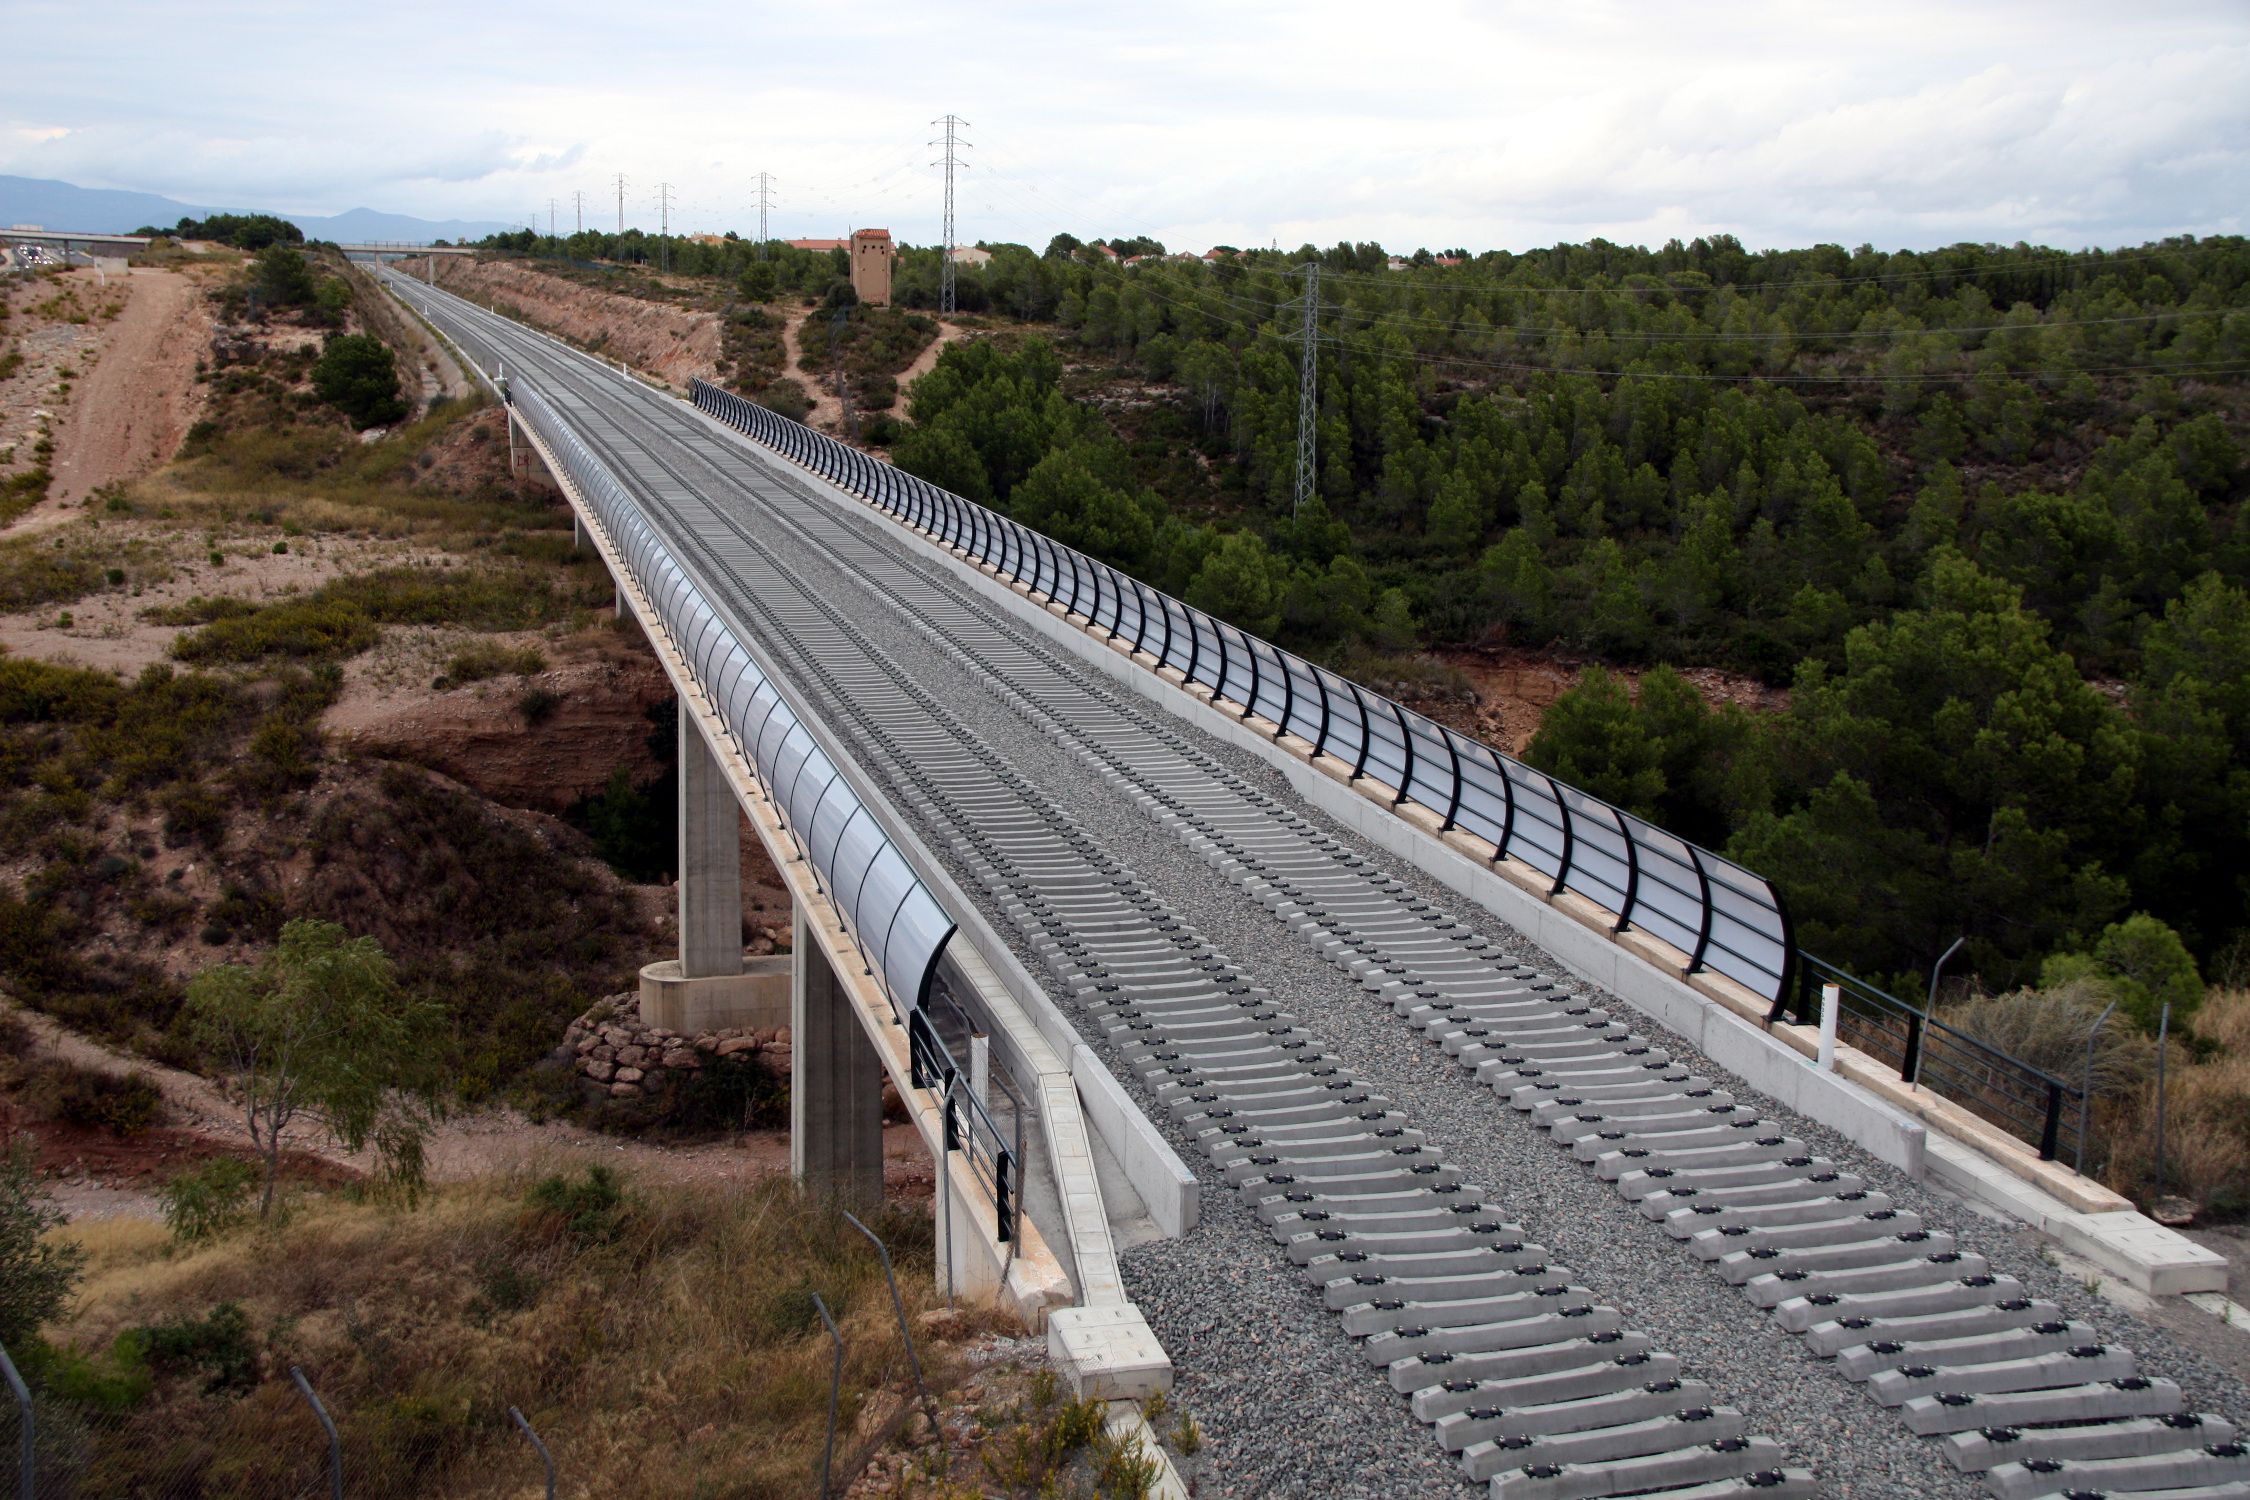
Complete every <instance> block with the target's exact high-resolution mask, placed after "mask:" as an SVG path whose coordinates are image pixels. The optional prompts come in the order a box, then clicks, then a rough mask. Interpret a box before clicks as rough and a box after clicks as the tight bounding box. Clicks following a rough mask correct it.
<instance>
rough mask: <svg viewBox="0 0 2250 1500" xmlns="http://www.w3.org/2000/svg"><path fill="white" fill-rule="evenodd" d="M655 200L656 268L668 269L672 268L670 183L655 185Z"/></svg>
mask: <svg viewBox="0 0 2250 1500" xmlns="http://www.w3.org/2000/svg"><path fill="white" fill-rule="evenodd" d="M656 201H657V205H658V218H657V236H658V239H657V247H656V255H657V266H656V268H657V269H658V270H659V271H669V270H671V269H672V184H670V183H669V182H660V183H658V184H657V185H656Z"/></svg>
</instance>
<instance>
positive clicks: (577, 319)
mask: <svg viewBox="0 0 2250 1500" xmlns="http://www.w3.org/2000/svg"><path fill="white" fill-rule="evenodd" d="M438 285H439V286H442V287H445V288H447V289H448V290H450V291H454V292H458V293H460V294H462V295H463V296H466V297H470V298H473V299H474V300H476V301H478V302H482V303H487V304H489V303H492V302H498V303H499V304H500V305H501V311H503V312H506V311H508V309H509V307H510V306H511V305H512V306H513V307H515V308H518V309H520V310H521V311H522V312H524V313H525V314H527V315H528V316H529V317H530V320H531V321H532V322H533V323H535V324H537V325H538V326H539V327H541V328H544V329H547V330H548V331H549V332H552V333H559V334H561V335H562V336H563V337H564V338H566V339H569V340H570V341H571V342H572V343H574V344H577V345H578V346H579V347H580V348H583V349H590V350H593V351H594V352H595V353H597V354H602V355H605V356H607V357H608V358H610V359H613V360H614V359H622V360H624V361H625V362H626V363H627V364H629V365H632V366H633V367H634V368H636V369H639V370H644V371H647V372H648V373H650V374H652V375H656V376H659V377H661V378H662V379H664V380H665V381H668V382H669V383H671V384H672V385H674V386H678V387H680V388H681V389H683V390H684V389H685V388H686V387H687V383H688V381H689V380H690V379H692V378H693V377H695V376H698V375H700V376H702V377H703V378H704V379H706V380H712V379H716V378H717V377H718V370H719V347H720V329H719V318H718V315H717V314H716V313H708V312H689V311H686V310H684V309H681V308H673V307H663V306H660V305H658V304H657V303H654V302H644V301H641V300H640V299H638V298H635V297H620V296H618V295H617V294H616V293H614V292H603V291H597V290H595V289H594V288H592V287H584V286H578V285H576V284H575V283H572V282H568V281H564V280H563V279H561V278H560V277H556V276H543V275H541V274H540V273H539V272H537V271H534V270H531V269H529V268H528V267H524V266H520V265H514V264H511V263H509V262H506V261H493V262H469V261H465V260H448V261H446V262H445V263H444V264H442V265H440V266H439V267H438Z"/></svg>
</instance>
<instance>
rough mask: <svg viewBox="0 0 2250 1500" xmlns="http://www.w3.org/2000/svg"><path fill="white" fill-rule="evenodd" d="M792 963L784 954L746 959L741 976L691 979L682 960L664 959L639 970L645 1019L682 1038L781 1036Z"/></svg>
mask: <svg viewBox="0 0 2250 1500" xmlns="http://www.w3.org/2000/svg"><path fill="white" fill-rule="evenodd" d="M789 963H790V961H789V955H788V954H786V953H784V954H780V955H777V956H772V957H764V958H746V959H743V960H742V970H743V971H742V972H741V973H740V974H709V975H705V976H703V977H701V978H697V979H689V978H687V977H685V976H684V975H682V974H681V972H680V961H679V960H678V959H676V958H667V959H661V960H659V961H658V962H656V963H653V964H649V965H647V966H645V967H644V968H643V969H642V970H641V1016H642V1018H643V1019H644V1020H646V1021H647V1022H648V1023H649V1024H650V1025H652V1026H661V1027H663V1028H664V1029H665V1030H667V1031H676V1032H678V1033H679V1034H680V1035H681V1036H697V1035H701V1034H703V1033H706V1032H713V1031H744V1030H755V1031H778V1030H779V1029H781V1028H782V1027H784V1026H787V1025H788V1024H789Z"/></svg>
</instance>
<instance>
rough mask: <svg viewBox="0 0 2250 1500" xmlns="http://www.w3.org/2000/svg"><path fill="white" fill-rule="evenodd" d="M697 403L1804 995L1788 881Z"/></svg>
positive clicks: (1603, 898)
mask: <svg viewBox="0 0 2250 1500" xmlns="http://www.w3.org/2000/svg"><path fill="white" fill-rule="evenodd" d="M693 394H694V400H695V404H696V405H697V406H698V407H700V408H701V409H702V410H703V411H705V412H706V413H708V414H710V415H711V416H713V417H716V418H717V419H718V420H720V421H722V422H724V423H726V424H727V425H728V426H730V427H733V428H734V429H736V430H737V431H739V432H742V433H743V434H745V435H746V436H748V437H750V438H752V439H754V440H755V441H757V442H760V443H763V444H764V445H766V446H767V447H769V448H772V449H774V450H775V451H777V452H779V453H781V454H782V455H784V456H785V457H787V458H790V459H792V460H794V461H795V462H797V463H799V464H802V465H803V466H805V467H806V468H808V469H810V470H812V471H813V472H814V473H816V474H819V475H820V476H822V477H823V478H825V479H828V480H829V481H831V482H832V483H834V484H836V485H838V486H840V487H842V488H844V489H846V490H849V491H851V492H852V493H853V494H855V495H858V496H860V497H862V498H863V499H866V500H868V501H869V502H871V503H872V504H874V505H875V506H877V507H878V508H880V509H882V510H884V511H886V512H888V513H889V514H891V515H893V516H896V517H898V518H899V519H900V520H903V521H906V522H908V523H910V524H912V525H914V526H918V527H920V528H922V529H923V530H925V531H928V532H930V533H931V534H932V535H934V536H936V537H937V538H938V539H939V540H941V541H943V542H945V543H946V544H948V545H950V546H952V547H955V548H958V549H959V550H960V551H962V552H963V553H964V554H966V555H967V556H968V557H969V558H971V559H972V560H974V561H976V562H979V563H985V564H989V565H990V566H991V567H992V568H993V569H994V570H995V571H997V572H998V573H999V575H1000V576H1001V577H1002V578H1004V579H1008V580H1010V581H1013V582H1017V583H1021V584H1023V585H1025V586H1026V587H1027V588H1029V589H1030V590H1031V591H1032V592H1034V593H1036V594H1041V595H1044V596H1045V597H1046V598H1048V599H1049V600H1051V601H1052V602H1054V603H1056V604H1059V605H1061V606H1062V607H1063V608H1064V610H1065V611H1067V612H1068V613H1070V614H1073V615H1078V616H1080V617H1082V618H1083V619H1084V620H1085V621H1086V622H1087V623H1088V625H1089V626H1092V627H1095V628H1098V629H1100V630H1103V631H1106V632H1107V633H1109V634H1110V635H1113V636H1115V637H1116V638H1117V639H1119V640H1122V641H1124V642H1125V643H1126V644H1127V645H1129V646H1131V647H1132V648H1133V649H1134V650H1135V651H1139V652H1145V653H1147V654H1148V655H1150V656H1153V657H1154V658H1155V659H1156V661H1157V663H1158V665H1159V666H1164V667H1171V668H1173V669H1175V670H1177V671H1178V672H1179V673H1180V674H1181V677H1182V679H1183V681H1184V682H1185V683H1186V684H1190V685H1193V684H1201V685H1202V686H1205V687H1208V688H1210V689H1211V691H1212V693H1213V694H1214V696H1215V698H1223V699H1225V700H1227V701H1228V702H1230V703H1233V704H1234V705H1235V706H1236V707H1237V708H1238V709H1239V710H1240V712H1241V714H1242V716H1243V717H1245V718H1247V717H1249V716H1250V715H1251V714H1253V713H1254V714H1257V715H1259V716H1261V717H1263V718H1265V719H1267V720H1270V721H1271V722H1272V723H1274V724H1275V725H1277V726H1279V728H1278V730H1277V734H1294V735H1297V736H1299V737H1300V738H1302V739H1304V740H1305V741H1306V742H1307V743H1309V744H1310V745H1311V746H1312V747H1313V753H1314V754H1315V755H1316V756H1317V755H1321V754H1327V755H1330V756H1333V757H1335V758H1336V759H1338V760H1340V761H1345V762H1348V763H1349V764H1350V765H1351V767H1352V777H1353V779H1354V780H1358V779H1359V778H1361V777H1367V778H1369V779H1371V780H1373V781H1375V782H1377V783H1379V784H1381V785H1383V786H1387V787H1389V788H1391V789H1392V791H1393V792H1394V793H1395V794H1396V795H1395V796H1394V797H1393V798H1392V805H1393V806H1397V805H1399V804H1402V803H1406V802H1414V803H1418V804H1420V805H1421V806H1423V807H1425V808H1428V809H1429V810H1430V811H1431V812H1433V813H1436V814H1437V815H1438V816H1439V817H1440V818H1441V819H1442V820H1443V821H1442V831H1447V832H1451V831H1454V830H1459V831H1462V832H1465V833H1468V834H1470V835H1472V836H1474V837H1475V838H1477V839H1479V840H1480V841H1482V842H1484V843H1486V844H1489V845H1490V846H1491V848H1492V855H1491V858H1492V861H1493V862H1494V863H1495V864H1497V863H1498V862H1500V861H1501V860H1504V859H1515V860H1518V861H1520V862H1522V863H1523V864H1525V865H1528V866H1530V867H1531V868H1532V869H1534V870H1536V871H1538V872H1539V873H1540V874H1541V875H1544V876H1545V877H1547V879H1548V881H1549V882H1550V884H1549V887H1548V894H1549V895H1550V896H1557V895H1562V894H1564V893H1566V892H1567V893H1569V894H1572V895H1577V896H1580V897H1583V898H1584V899H1586V900H1588V901H1591V902H1593V903H1594V904H1595V905H1597V906H1599V907H1601V908H1602V909H1603V910H1605V911H1607V912H1609V913H1611V914H1612V916H1613V917H1614V921H1613V923H1612V925H1611V931H1612V932H1613V933H1614V932H1623V931H1625V930H1627V929H1628V928H1638V929H1639V930H1641V931H1643V932H1646V933H1648V934H1649V935H1651V936H1653V937H1657V938H1660V939H1662V940H1663V941H1664V942H1666V943H1668V944H1670V945H1671V946H1672V947H1674V948H1676V949H1678V950H1679V951H1680V952H1681V953H1682V954H1684V955H1686V957H1687V967H1688V970H1689V972H1691V973H1693V972H1698V971H1706V970H1707V971H1710V972H1712V973H1716V974H1721V975H1724V976H1725V977H1726V978H1728V979H1731V980H1733V981H1734V982H1735V983H1737V984H1739V985H1741V986H1743V987H1744V988H1745V989H1748V990H1750V991H1752V992H1753V993H1755V994H1757V995H1758V996H1760V997H1761V998H1763V999H1765V1000H1767V1001H1769V1002H1773V1003H1775V1004H1776V1005H1779V1004H1780V1003H1781V1002H1782V1001H1783V1000H1784V999H1785V998H1787V997H1789V996H1791V995H1792V994H1793V993H1794V991H1795V979H1796V968H1797V945H1796V941H1795V936H1794V933H1793V931H1792V929H1791V926H1790V921H1789V911H1788V908H1787V907H1786V906H1785V905H1784V904H1783V902H1782V899H1781V893H1780V892H1779V891H1777V890H1775V889H1774V887H1773V884H1772V883H1771V882H1770V881H1768V880H1766V879H1765V878H1764V877H1762V876H1759V875H1756V874H1753V873H1752V872H1751V871H1749V870H1746V869H1744V868H1743V867H1742V866H1741V865H1738V864H1736V863H1734V862H1733V861H1732V860H1729V859H1726V858H1723V857H1722V856H1720V855H1716V854H1713V853H1711V852H1710V851H1709V850H1707V849H1701V848H1698V847H1697V846H1695V845H1694V844H1691V843H1689V842H1688V841H1687V840H1685V839H1683V838H1679V837H1677V836H1676V835H1674V834H1670V833H1667V832H1665V831H1664V830H1663V829H1661V828H1658V827H1657V826H1656V825H1654V824H1652V823H1649V822H1647V821H1645V820H1643V819H1641V818H1636V817H1634V816H1633V815H1632V814H1631V813H1628V812H1625V811H1624V810H1623V809H1621V808H1617V807H1613V806H1611V805H1610V804H1609V803H1607V802H1604V801H1602V800H1601V799H1600V798H1598V797H1594V796H1590V795H1588V794H1587V793H1585V792H1582V791H1579V790H1578V789H1577V788H1576V787H1572V786H1568V785H1566V784H1564V783H1563V782H1560V781H1557V780H1555V779H1554V778H1553V777H1552V776H1549V775H1547V774H1546V773H1545V772H1543V771H1537V770H1534V769H1533V768H1532V767H1530V766H1527V765H1525V764H1524V763H1523V762H1522V761H1520V760H1517V759H1516V758H1515V757H1513V756H1510V755H1504V754H1502V753H1501V752H1500V751H1498V750H1495V749H1493V748H1492V747H1491V746H1490V745H1487V744H1485V743H1484V742H1483V741H1481V740H1475V739H1471V738H1469V737H1468V736H1466V735H1463V734H1457V733H1455V732H1454V731H1453V730H1451V729H1448V728H1446V727H1445V726H1444V725H1442V724H1439V723H1437V722H1436V721H1434V720H1432V719H1429V718H1427V717H1425V716H1423V715H1421V714H1418V713H1416V712H1414V711H1413V710H1412V709H1410V708H1407V707H1405V706H1404V705H1403V704H1400V703H1397V702H1395V701H1394V700H1392V699H1390V698H1386V697H1384V696H1383V695H1382V694H1380V693H1372V692H1369V691H1367V690H1366V689H1365V688H1363V687H1361V686H1359V684H1357V683H1355V682H1352V681H1350V680H1349V679H1347V678H1344V677H1341V676H1338V675H1337V674H1336V673H1334V672H1331V671H1329V670H1328V669H1327V668H1325V667H1320V666H1316V665H1314V664H1313V663H1311V662H1309V661H1307V660H1305V659H1304V658H1303V657H1301V656H1298V655H1296V654H1295V653H1293V652H1288V651H1284V650H1282V649H1281V648H1280V647H1278V646H1275V645H1272V644H1271V643H1269V642H1267V641H1263V640H1260V639H1259V638H1258V637H1256V636H1253V635H1250V634H1249V633H1247V632H1246V631H1242V630H1238V629H1236V628H1235V627H1234V626H1232V625H1229V624H1226V623H1225V622H1224V621H1221V620H1219V619H1217V618H1215V617H1213V616H1211V615H1208V614H1206V613H1204V612H1203V611H1202V610H1199V609H1195V608H1192V607H1190V606H1189V605H1187V604H1185V603H1183V602H1182V601H1180V600H1178V599H1174V598H1173V597H1171V596H1170V595H1169V594H1165V593H1161V592H1159V591H1158V590H1156V589H1152V588H1150V587H1149V586H1148V585H1147V584H1144V583H1142V582H1140V581H1139V580H1138V579H1135V578H1130V577H1128V576H1126V575H1125V574H1123V573H1121V572H1119V571H1118V570H1117V569H1115V568H1113V567H1111V566H1109V565H1108V564H1107V563H1103V562H1097V561H1096V560H1094V559H1093V558H1090V557H1088V556H1086V555H1085V554H1084V553H1082V552H1080V551H1078V550H1077V549H1075V548H1072V547H1066V546H1064V545H1062V544H1061V543H1059V542H1057V541H1055V540H1053V539H1052V538H1050V537H1047V536H1045V535H1043V534H1041V533H1039V532H1036V531H1033V530H1032V529H1031V528H1029V527H1027V526H1022V525H1019V524H1018V523H1016V522H1014V521H1011V520H1009V519H1008V518H1007V517H1006V516H1003V515H1001V514H999V513H998V512H996V511H994V510H991V509H990V508H988V507H986V506H982V505H978V504H976V503H975V502H974V501H969V500H964V499H962V498H961V497H960V496H958V495H955V494H953V493H951V492H950V491H947V490H942V489H939V488H938V487H937V486H936V485H933V484H930V483H928V482H927V481H925V480H922V479H918V478H916V477H915V476H914V475H912V474H908V473H906V472H905V471H904V470H902V469H898V468H895V467H893V466H892V465H890V464H887V463H884V462H882V461H880V460H878V459H875V458H871V457H869V456H868V455H867V454H865V453H862V452H860V451H859V450H858V449H856V448H853V447H850V446H848V445H846V444H844V443H840V442H838V441H836V440H835V439H834V438H832V437H829V436H828V435H827V434H825V433H821V432H815V431H814V430H813V429H811V428H810V427H807V426H805V425H804V424H803V423H801V422H793V421H791V420H789V419H788V418H787V417H783V416H779V415H777V414H776V413H774V412H770V411H768V410H766V409H765V408H764V407H762V406H758V405H756V404H755V403H752V402H749V401H745V400H743V399H742V398H741V397H739V396H736V395H734V394H733V393H731V392H728V391H722V390H720V389H719V388H718V387H716V386H714V385H711V384H709V383H708V382H706V381H703V380H700V379H699V380H697V381H696V382H695V383H694V391H693Z"/></svg>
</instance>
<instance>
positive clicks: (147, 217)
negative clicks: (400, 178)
mask: <svg viewBox="0 0 2250 1500" xmlns="http://www.w3.org/2000/svg"><path fill="white" fill-rule="evenodd" d="M252 212H272V210H253V209H248V208H239V207H237V208H226V209H220V208H207V207H206V208H199V207H197V206H196V205H194V204H192V203H180V202H177V201H176V200H174V199H171V198H164V197H159V196H158V195H157V194H155V193H125V192H117V191H115V190H113V189H110V188H82V187H78V186H75V185H73V184H71V183H68V182H52V181H49V180H47V179H45V178H39V177H8V176H0V229H5V228H7V227H8V226H10V225H12V224H37V225H39V226H40V227H41V228H44V229H76V230H80V231H82V232H84V233H86V234H130V233H132V232H133V231H134V230H136V229H138V228H140V227H141V226H142V225H144V224H147V225H154V226H156V227H157V228H159V229H162V228H165V227H167V226H169V225H173V224H177V223H179V222H180V220H182V219H202V218H208V217H209V216H210V215H212V214H215V213H252ZM281 217H282V218H284V219H287V220H288V221H289V222H290V223H292V224H294V225H296V226H297V227H298V228H299V229H302V230H303V231H304V232H305V237H306V238H307V239H315V240H336V241H339V242H343V243H357V242H361V241H368V240H431V239H447V240H481V239H483V238H484V237H485V236H486V235H488V234H499V233H503V232H505V231H506V230H508V229H510V228H513V227H514V226H512V225H508V224H503V223H500V222H498V221H497V220H492V221H486V220H480V219H417V218H415V217H413V216H412V215H411V214H387V213H383V212H381V211H379V210H377V209H372V208H354V209H347V210H346V211H345V212H343V213H340V214H331V215H326V216H323V215H321V214H289V213H285V214H282V215H281Z"/></svg>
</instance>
